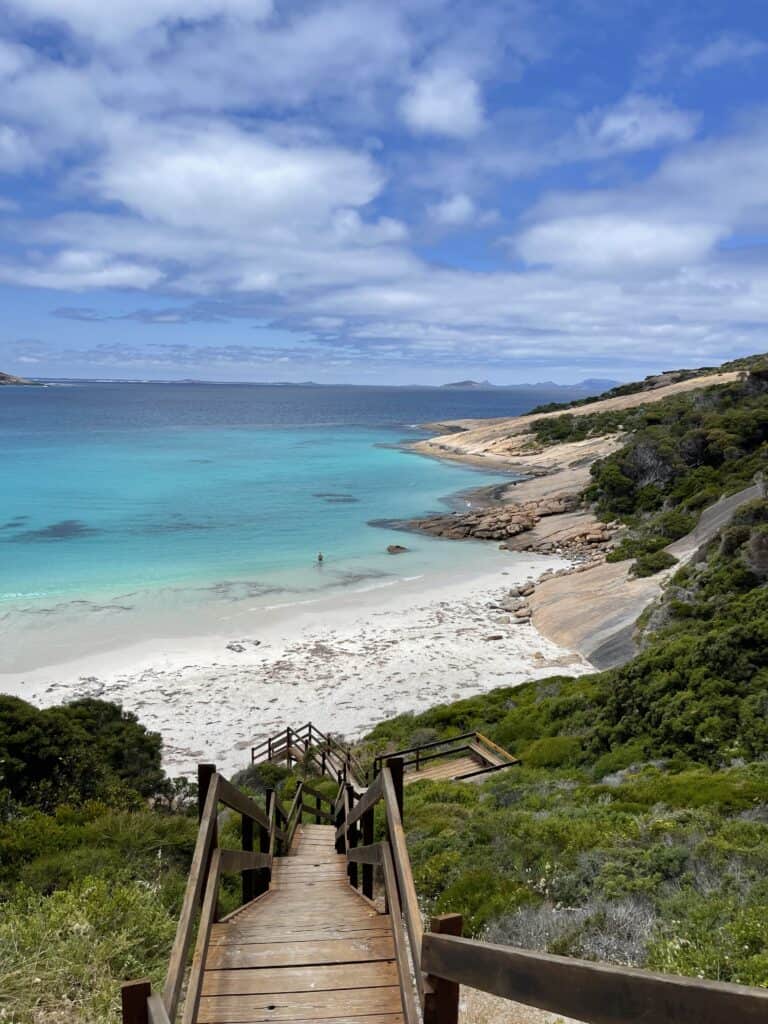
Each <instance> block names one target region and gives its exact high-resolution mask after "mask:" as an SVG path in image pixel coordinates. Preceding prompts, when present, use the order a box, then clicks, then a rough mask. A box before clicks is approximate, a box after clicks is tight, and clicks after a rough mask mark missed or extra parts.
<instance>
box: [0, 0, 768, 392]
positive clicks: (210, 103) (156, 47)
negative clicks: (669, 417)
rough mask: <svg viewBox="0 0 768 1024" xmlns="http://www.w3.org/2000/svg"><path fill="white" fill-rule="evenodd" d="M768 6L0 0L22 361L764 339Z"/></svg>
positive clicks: (378, 370)
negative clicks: (110, 2)
mask: <svg viewBox="0 0 768 1024" xmlns="http://www.w3.org/2000/svg"><path fill="white" fill-rule="evenodd" d="M767 86H768V6H766V2H765V0H739V2H738V3H733V0H727V2H726V0H722V2H721V0H697V2H696V3H692V2H691V0H613V2H606V0H494V2H485V0H386V2H382V0H377V2H368V0H351V2H344V0H334V2H328V0H312V2H306V3H305V2H298V0H296V2H294V0H131V2H122V0H121V2H120V3H114V4H109V3H105V2H104V0H0V302H1V303H2V307H1V308H2V317H1V318H0V369H3V370H5V371H7V372H15V373H20V374H22V375H26V376H53V377H59V376H86V377H100V378H103V377H120V378H137V379H142V378H157V379H176V378H204V379H216V380H257V381H258V380H263V381H269V380H291V381H301V380H315V381H319V382H341V383H368V384H372V383H400V384H404V383H443V382H446V381H450V380H454V379H457V378H463V377H472V378H476V379H483V378H489V379H490V380H492V381H494V382H495V383H521V382H524V381H529V382H534V381H542V380H555V381H558V382H561V383H565V382H570V381H576V380H580V379H582V378H584V377H595V376H599V377H609V378H613V379H617V380H630V379H635V378H636V377H638V376H642V375H644V374H646V373H652V372H656V371H658V370H660V369H664V368H677V367H681V366H698V365H705V364H713V363H718V362H721V361H723V360H725V359H728V358H732V357H735V356H738V355H743V354H747V353H751V352H757V351H763V350H766V349H768V332H767V331H766V326H767V324H768V88H767Z"/></svg>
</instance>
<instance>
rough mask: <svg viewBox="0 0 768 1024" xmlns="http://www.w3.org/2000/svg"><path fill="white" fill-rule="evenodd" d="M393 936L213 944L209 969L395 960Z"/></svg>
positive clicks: (209, 957)
mask: <svg viewBox="0 0 768 1024" xmlns="http://www.w3.org/2000/svg"><path fill="white" fill-rule="evenodd" d="M392 959H394V949H393V946H392V938H391V937H390V936H389V935H385V936H383V937H382V938H379V937H378V936H366V937H364V938H349V939H325V940H322V939H321V940H318V941H316V942H282V943H275V942H261V943H260V942H249V943H246V944H245V945H242V946H211V947H209V949H208V961H207V965H206V966H207V967H208V969H209V970H223V969H225V968H229V969H234V968H240V967H300V966H301V965H302V964H350V963H355V962H357V961H370V960H392Z"/></svg>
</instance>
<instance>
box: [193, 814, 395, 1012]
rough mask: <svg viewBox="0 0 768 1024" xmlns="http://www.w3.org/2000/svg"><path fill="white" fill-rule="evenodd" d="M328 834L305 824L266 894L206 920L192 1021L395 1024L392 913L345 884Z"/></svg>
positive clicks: (342, 859) (325, 828)
mask: <svg viewBox="0 0 768 1024" xmlns="http://www.w3.org/2000/svg"><path fill="white" fill-rule="evenodd" d="M334 831H335V830H334V828H333V827H332V826H328V825H304V826H302V828H301V832H299V833H297V836H296V840H295V841H294V845H293V850H292V853H291V855H290V856H288V857H281V858H276V859H275V862H274V868H273V874H272V886H271V888H270V890H269V892H268V893H266V894H265V895H264V896H262V897H261V899H259V900H257V901H256V902H255V903H253V904H251V905H250V906H247V907H245V908H244V909H243V910H242V911H240V913H239V914H237V915H236V916H235V917H233V918H231V919H230V920H229V921H228V922H227V923H225V924H216V925H214V926H213V928H212V931H211V939H210V945H209V947H208V952H207V956H206V962H205V972H204V975H203V988H202V998H201V1000H200V1006H199V1009H198V1014H197V1021H198V1022H199V1024H245V1022H256V1021H259V1022H262V1021H302V1022H305V1024H312V1022H315V1021H323V1022H324V1024H334V1022H335V1024H342V1022H343V1024H357V1022H359V1024H401V1022H402V1020H403V1017H402V1011H401V999H400V989H399V986H398V978H397V966H396V963H395V951H394V945H393V940H392V930H391V924H390V918H389V916H388V915H384V914H379V913H378V912H377V911H376V910H375V909H374V908H373V907H372V906H371V905H370V904H369V903H368V902H367V901H366V900H364V899H363V898H362V897H361V896H359V895H358V894H357V893H356V892H355V890H354V889H352V888H351V886H350V885H349V884H348V881H347V860H346V857H344V856H341V855H338V854H337V853H336V852H335V850H334Z"/></svg>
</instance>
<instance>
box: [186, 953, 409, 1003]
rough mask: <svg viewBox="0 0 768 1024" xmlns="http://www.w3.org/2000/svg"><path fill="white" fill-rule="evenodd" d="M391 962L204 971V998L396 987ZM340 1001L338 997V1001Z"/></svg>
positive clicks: (341, 998) (341, 997)
mask: <svg viewBox="0 0 768 1024" xmlns="http://www.w3.org/2000/svg"><path fill="white" fill-rule="evenodd" d="M397 983H398V982H397V967H396V965H395V961H394V960H379V961H375V962H374V963H359V964H331V965H328V966H325V967H318V966H316V965H315V966H312V967H280V968H275V969H273V970H270V971H264V970H260V969H256V970H248V969H247V968H245V969H242V968H241V969H240V970H237V971H207V972H206V975H205V982H204V984H203V995H204V996H225V995H260V994H264V993H268V992H307V991H310V990H311V991H316V992H332V991H338V990H339V989H367V988H381V987H382V986H391V985H397ZM343 999H344V996H343V994H341V995H339V1002H342V1001H343Z"/></svg>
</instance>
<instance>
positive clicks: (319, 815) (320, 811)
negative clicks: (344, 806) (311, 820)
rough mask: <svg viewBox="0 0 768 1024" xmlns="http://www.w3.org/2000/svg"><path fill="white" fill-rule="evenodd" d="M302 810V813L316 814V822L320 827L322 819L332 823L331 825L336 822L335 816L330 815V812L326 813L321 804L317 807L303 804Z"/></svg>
mask: <svg viewBox="0 0 768 1024" xmlns="http://www.w3.org/2000/svg"><path fill="white" fill-rule="evenodd" d="M301 809H302V811H306V812H307V814H314V815H315V818H316V822H317V824H318V825H319V824H320V819H321V818H322V819H323V821H329V822H331V824H333V821H334V817H333V815H332V814H330V813H329V812H328V811H324V810H323V809H322V808H321V807H320V804H319V803H318V804H317V806H315V807H311V806H310V805H309V804H305V803H302V805H301Z"/></svg>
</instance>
